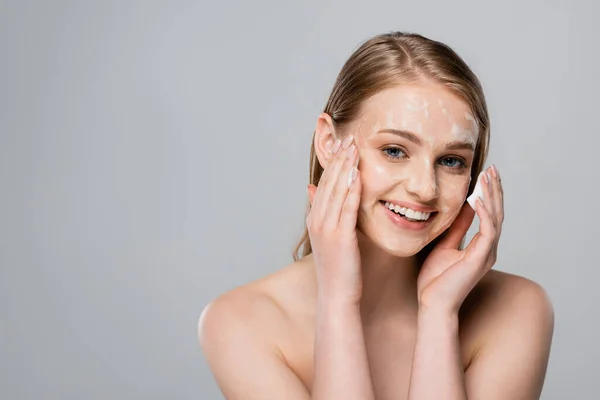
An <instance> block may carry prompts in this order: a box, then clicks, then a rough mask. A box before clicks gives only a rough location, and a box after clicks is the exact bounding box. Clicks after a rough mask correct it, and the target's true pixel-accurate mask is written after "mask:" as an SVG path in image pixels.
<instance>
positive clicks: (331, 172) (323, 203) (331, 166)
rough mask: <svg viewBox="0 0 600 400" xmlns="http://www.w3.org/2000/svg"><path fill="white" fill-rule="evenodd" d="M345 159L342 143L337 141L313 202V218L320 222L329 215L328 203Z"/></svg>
mask: <svg viewBox="0 0 600 400" xmlns="http://www.w3.org/2000/svg"><path fill="white" fill-rule="evenodd" d="M344 160H345V157H344V153H343V151H341V141H340V140H339V139H338V140H336V144H334V146H333V151H332V155H331V157H330V160H329V162H328V164H327V166H326V168H325V170H324V171H323V174H322V175H321V178H320V179H319V185H318V186H317V188H316V193H315V195H314V197H313V200H312V207H311V214H312V218H314V219H315V220H318V221H322V220H323V219H324V218H325V215H326V213H327V203H328V201H329V197H330V196H331V192H332V190H333V186H334V185H335V182H337V176H338V175H339V170H340V169H341V168H342V165H343V163H344Z"/></svg>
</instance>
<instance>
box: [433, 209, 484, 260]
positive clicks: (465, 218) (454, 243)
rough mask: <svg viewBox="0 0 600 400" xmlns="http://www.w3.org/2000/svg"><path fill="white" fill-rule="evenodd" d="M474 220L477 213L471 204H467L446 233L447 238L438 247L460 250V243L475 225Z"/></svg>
mask: <svg viewBox="0 0 600 400" xmlns="http://www.w3.org/2000/svg"><path fill="white" fill-rule="evenodd" d="M473 218H475V211H474V210H473V209H472V208H471V206H470V205H469V203H466V202H465V204H463V206H462V209H461V210H460V213H459V214H458V217H456V219H455V220H454V223H452V226H450V228H449V229H448V233H446V236H445V237H444V238H443V239H442V240H441V241H440V242H439V244H438V246H440V247H442V248H453V249H458V246H460V242H461V241H462V239H463V237H465V235H466V234H467V231H468V230H469V227H470V226H471V224H472V223H473Z"/></svg>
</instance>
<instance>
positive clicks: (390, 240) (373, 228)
mask: <svg viewBox="0 0 600 400" xmlns="http://www.w3.org/2000/svg"><path fill="white" fill-rule="evenodd" d="M359 226H360V228H359V230H360V232H361V233H362V236H364V237H366V238H367V239H368V241H369V242H371V243H372V244H373V245H374V246H376V247H377V248H379V249H381V250H382V251H384V252H385V253H387V254H389V255H390V256H393V257H398V258H408V257H413V256H415V255H417V254H418V253H419V252H420V251H421V250H423V249H424V248H425V246H427V245H428V244H429V243H431V242H432V241H433V240H434V239H435V237H430V236H429V235H426V234H424V235H423V236H420V235H419V236H414V235H402V234H398V233H396V234H395V235H392V234H391V232H389V231H387V230H385V229H378V227H377V224H374V223H371V224H360V225H359Z"/></svg>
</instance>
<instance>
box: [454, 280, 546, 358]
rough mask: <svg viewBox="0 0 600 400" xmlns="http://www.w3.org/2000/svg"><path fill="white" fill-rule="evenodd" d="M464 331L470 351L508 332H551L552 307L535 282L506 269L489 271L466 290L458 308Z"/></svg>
mask: <svg viewBox="0 0 600 400" xmlns="http://www.w3.org/2000/svg"><path fill="white" fill-rule="evenodd" d="M461 319H462V322H461V323H462V324H464V331H465V335H467V336H469V337H470V339H471V340H470V341H471V342H472V345H473V353H474V354H476V353H477V352H478V351H480V350H481V349H482V348H483V347H485V346H493V345H494V343H496V342H497V341H499V340H504V339H505V337H504V338H503V336H506V335H507V332H509V331H510V332H512V334H516V335H518V334H523V335H538V336H544V337H546V338H547V337H548V336H549V337H550V338H551V336H552V331H553V327H554V307H553V304H552V301H551V299H550V297H549V295H548V293H547V291H546V290H545V289H544V288H543V287H542V286H541V285H540V284H539V283H537V282H535V281H533V280H531V279H528V278H525V277H522V276H519V275H515V274H511V273H507V272H502V271H498V270H491V271H489V272H488V273H487V274H486V276H485V277H484V278H482V279H481V281H480V282H479V283H478V284H477V285H476V286H475V288H474V289H473V290H472V292H471V293H470V294H469V296H468V297H467V299H466V300H465V303H464V304H463V308H462V309H461Z"/></svg>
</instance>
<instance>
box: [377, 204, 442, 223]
mask: <svg viewBox="0 0 600 400" xmlns="http://www.w3.org/2000/svg"><path fill="white" fill-rule="evenodd" d="M385 206H386V207H387V208H389V209H390V210H391V211H393V212H395V213H396V214H401V215H403V216H405V217H406V218H410V219H418V220H421V221H427V220H428V219H429V217H430V216H431V213H428V212H421V211H415V210H411V209H410V208H406V207H400V206H399V205H397V204H392V203H390V202H389V201H386V202H385Z"/></svg>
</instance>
